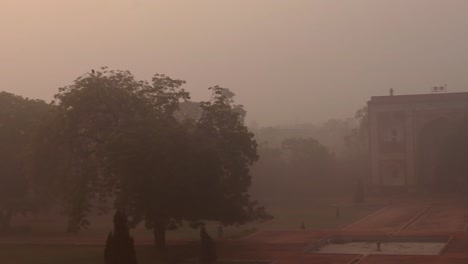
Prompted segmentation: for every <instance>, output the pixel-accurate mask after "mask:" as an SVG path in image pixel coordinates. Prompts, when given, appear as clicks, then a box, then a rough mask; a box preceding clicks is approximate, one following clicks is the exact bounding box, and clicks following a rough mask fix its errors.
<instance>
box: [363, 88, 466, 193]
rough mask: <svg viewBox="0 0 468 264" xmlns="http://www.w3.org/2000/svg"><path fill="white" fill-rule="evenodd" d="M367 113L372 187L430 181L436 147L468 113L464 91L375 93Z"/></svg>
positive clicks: (408, 186) (411, 186)
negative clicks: (450, 127)
mask: <svg viewBox="0 0 468 264" xmlns="http://www.w3.org/2000/svg"><path fill="white" fill-rule="evenodd" d="M368 111H369V112H368V114H369V146H370V157H371V183H372V186H373V187H374V188H375V189H377V190H379V189H382V188H402V189H418V188H419V187H422V186H424V185H431V184H432V183H433V182H434V179H435V175H434V174H435V171H436V170H435V168H433V166H434V164H435V162H434V161H435V159H437V155H436V149H438V144H439V143H440V142H441V141H442V139H443V138H444V137H445V136H446V133H447V131H446V130H447V127H449V124H451V123H453V122H456V121H457V120H459V119H460V118H461V117H462V116H463V115H465V114H466V113H467V112H468V92H466V93H435V94H420V95H398V96H393V95H391V96H374V97H372V98H371V100H370V101H369V102H368Z"/></svg>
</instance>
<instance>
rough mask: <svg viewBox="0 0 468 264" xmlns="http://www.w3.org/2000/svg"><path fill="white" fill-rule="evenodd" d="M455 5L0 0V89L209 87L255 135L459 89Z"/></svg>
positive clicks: (461, 57) (464, 63) (465, 40)
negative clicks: (373, 101) (374, 98)
mask: <svg viewBox="0 0 468 264" xmlns="http://www.w3.org/2000/svg"><path fill="white" fill-rule="evenodd" d="M467 10H468V1H465V0H439V1H435V0H361V1H360V0H355V1H334V0H322V1H319V0H302V1H301V0H287V1H286V0H211V1H208V0H185V1H178V0H165V1H162V0H79V1H78V0H75V1H72V0H1V1H0V34H1V35H0V36H1V37H0V40H1V41H0V72H1V74H0V76H1V78H0V90H6V91H9V92H13V93H16V94H20V95H25V96H29V97H34V98H42V99H46V100H50V99H51V98H52V95H53V94H54V93H55V92H56V91H57V88H58V87H60V86H63V85H67V84H70V83H71V82H72V81H73V80H74V79H75V78H76V77H77V76H79V75H81V74H82V73H84V72H86V71H89V70H90V69H92V68H99V67H100V66H104V65H107V66H110V67H111V68H115V69H128V70H131V71H132V72H133V73H134V74H135V75H136V76H137V77H139V78H145V79H149V78H150V77H151V75H152V74H153V73H156V72H158V73H166V74H169V75H170V76H172V77H177V78H181V79H185V80H187V82H188V84H187V86H186V87H187V89H188V90H189V91H190V92H191V93H192V94H193V97H194V99H197V100H200V99H206V98H207V91H206V88H207V87H209V86H212V85H216V84H219V85H221V86H224V87H228V88H230V89H231V90H233V91H234V92H236V93H237V95H238V98H237V100H238V102H239V103H242V104H244V105H245V107H246V109H247V111H248V112H249V120H257V121H258V122H259V123H260V125H271V124H292V123H296V122H317V121H322V120H326V119H328V118H341V117H347V116H352V115H353V113H354V111H355V110H356V109H357V108H359V107H360V106H362V105H364V104H365V102H366V100H367V99H368V98H369V96H371V95H382V94H386V93H387V91H388V90H389V89H390V88H391V87H393V88H394V89H395V92H396V93H397V94H407V93H425V92H428V91H429V89H430V87H431V86H434V85H443V84H445V83H446V84H447V85H448V89H449V90H450V91H468V75H467V74H466V73H465V72H466V69H468V52H467V49H468V16H467V15H466V12H467Z"/></svg>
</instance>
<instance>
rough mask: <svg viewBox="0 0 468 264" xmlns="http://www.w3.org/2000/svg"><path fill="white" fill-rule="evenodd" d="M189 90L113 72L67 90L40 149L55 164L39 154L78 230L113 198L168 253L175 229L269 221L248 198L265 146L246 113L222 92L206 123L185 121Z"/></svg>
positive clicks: (205, 106)
mask: <svg viewBox="0 0 468 264" xmlns="http://www.w3.org/2000/svg"><path fill="white" fill-rule="evenodd" d="M183 84H184V81H181V80H175V79H171V78H170V77H167V76H165V75H158V74H157V75H155V76H154V78H153V79H152V82H151V83H147V82H142V81H136V80H135V79H134V77H133V76H132V75H131V74H130V73H129V72H124V71H108V70H106V69H104V70H103V71H97V72H93V73H91V74H86V75H84V76H82V77H80V78H78V79H77V80H76V81H75V82H74V84H73V85H71V86H67V87H64V88H61V89H60V91H59V93H58V94H57V96H56V98H57V102H56V103H55V105H56V113H55V116H54V117H53V118H51V122H50V126H52V127H53V128H54V130H55V131H57V132H56V133H54V134H50V133H44V135H43V140H41V141H40V142H41V144H40V147H39V148H38V149H40V150H42V152H44V151H45V152H48V154H49V155H38V157H39V161H41V162H38V165H39V170H38V171H42V172H43V173H41V175H42V176H43V177H49V180H50V181H49V182H52V183H53V184H52V186H54V185H55V186H56V187H57V188H56V189H58V190H61V194H62V195H63V196H64V198H65V201H66V205H67V209H68V213H69V215H70V216H71V217H70V220H71V222H70V226H71V227H73V229H77V228H79V227H81V226H83V225H87V224H88V223H87V221H86V213H87V211H89V210H90V208H91V205H92V201H94V200H97V199H100V200H106V199H109V198H112V199H114V200H115V206H116V207H117V208H119V209H121V210H124V211H126V212H127V214H128V215H129V217H130V219H131V222H132V223H133V224H136V223H138V222H140V221H144V222H145V224H146V226H147V227H148V228H150V229H152V230H153V232H154V238H155V244H156V246H157V248H158V249H159V250H160V251H161V253H163V254H164V253H165V251H166V245H165V233H166V230H167V229H170V228H176V227H177V226H179V225H181V224H182V221H183V220H188V221H191V222H199V221H201V220H217V221H221V222H223V223H225V224H241V223H245V222H247V221H252V220H255V219H259V220H261V219H265V218H267V217H268V215H267V214H266V213H265V211H264V210H263V208H261V207H259V206H258V205H257V204H256V203H255V202H254V201H252V200H251V199H250V197H249V195H248V187H249V185H250V174H249V168H250V165H251V164H252V163H253V162H254V161H255V160H256V159H257V153H256V143H255V141H254V140H253V135H252V133H250V132H249V131H248V129H247V128H246V127H245V126H244V124H243V119H242V118H241V116H240V114H239V113H238V112H236V111H234V109H235V107H238V106H235V105H234V104H233V100H232V98H230V99H228V98H227V97H226V96H225V95H224V94H223V91H224V90H223V88H220V87H214V88H212V90H213V96H212V100H210V101H208V102H202V103H201V104H200V107H201V109H202V114H201V116H200V117H199V119H198V120H190V119H185V121H184V122H179V121H178V120H177V119H176V117H175V112H176V111H177V110H178V107H179V104H180V102H182V101H185V100H187V99H189V95H188V93H187V92H186V91H185V90H184V89H183V88H181V86H182V85H183ZM50 126H49V127H50ZM49 152H50V153H49ZM39 153H40V152H39ZM44 157H45V158H44ZM57 161H59V162H57ZM44 175H47V176H44ZM49 186H50V184H49Z"/></svg>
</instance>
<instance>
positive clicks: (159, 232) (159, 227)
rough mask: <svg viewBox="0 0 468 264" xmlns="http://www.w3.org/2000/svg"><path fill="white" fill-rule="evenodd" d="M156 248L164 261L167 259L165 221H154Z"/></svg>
mask: <svg viewBox="0 0 468 264" xmlns="http://www.w3.org/2000/svg"><path fill="white" fill-rule="evenodd" d="M153 236H154V246H155V247H156V251H157V253H158V254H159V255H160V257H161V258H162V259H163V260H166V259H167V246H166V223H165V221H154V226H153Z"/></svg>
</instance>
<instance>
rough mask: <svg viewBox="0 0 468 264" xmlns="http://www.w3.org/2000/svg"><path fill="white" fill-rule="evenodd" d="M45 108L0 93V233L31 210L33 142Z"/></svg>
mask: <svg viewBox="0 0 468 264" xmlns="http://www.w3.org/2000/svg"><path fill="white" fill-rule="evenodd" d="M48 110H49V106H48V105H47V104H46V103H45V102H43V101H40V100H30V99H27V98H23V97H20V96H16V95H13V94H10V93H6V92H0V230H6V229H8V228H9V227H10V221H11V218H12V217H13V216H14V215H15V214H18V213H21V212H26V211H28V210H30V209H32V206H33V204H34V201H36V200H37V199H33V196H32V195H33V193H32V190H31V188H30V187H31V174H32V165H33V147H32V146H33V145H32V143H33V138H34V136H35V134H36V133H37V128H38V125H39V123H40V122H41V120H42V119H43V117H44V116H45V114H46V113H47V111H48Z"/></svg>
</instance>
